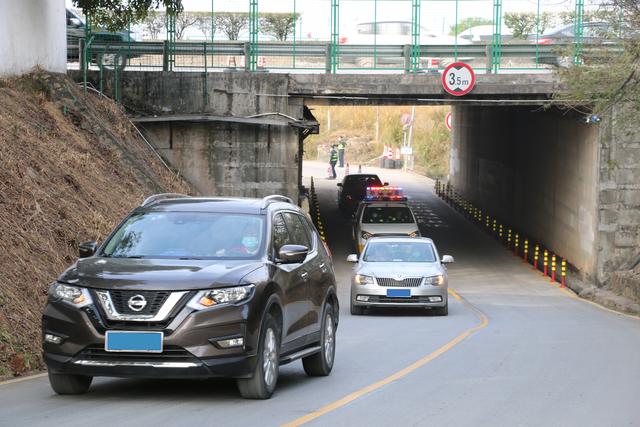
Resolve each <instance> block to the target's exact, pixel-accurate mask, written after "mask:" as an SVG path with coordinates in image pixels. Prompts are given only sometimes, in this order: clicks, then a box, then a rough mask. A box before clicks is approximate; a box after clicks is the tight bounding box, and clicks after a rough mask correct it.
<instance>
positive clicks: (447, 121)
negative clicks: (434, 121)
mask: <svg viewBox="0 0 640 427" xmlns="http://www.w3.org/2000/svg"><path fill="white" fill-rule="evenodd" d="M452 116H453V115H452V114H451V113H450V112H449V113H447V115H446V116H445V117H444V124H445V125H447V129H449V130H451V119H452Z"/></svg>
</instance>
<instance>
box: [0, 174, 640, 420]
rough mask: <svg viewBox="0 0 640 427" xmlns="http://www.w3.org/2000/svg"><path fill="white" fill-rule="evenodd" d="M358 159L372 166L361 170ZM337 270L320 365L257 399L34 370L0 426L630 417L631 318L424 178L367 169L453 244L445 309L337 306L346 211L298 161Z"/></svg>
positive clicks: (636, 345) (291, 369)
mask: <svg viewBox="0 0 640 427" xmlns="http://www.w3.org/2000/svg"><path fill="white" fill-rule="evenodd" d="M367 171H376V170H374V169H373V168H368V169H367ZM305 175H306V176H307V177H308V176H310V175H313V176H315V177H316V178H315V183H316V188H317V189H318V194H319V198H320V204H321V209H322V215H323V218H324V220H325V223H326V228H327V232H328V239H329V244H330V247H331V249H332V251H333V254H334V261H335V264H336V270H337V274H338V282H339V298H340V301H341V323H340V326H339V328H338V336H337V353H336V362H335V366H334V370H333V373H332V375H331V376H329V377H325V378H307V377H306V376H305V374H304V371H303V369H302V365H301V363H300V362H296V363H292V364H290V365H286V366H284V367H282V370H281V376H280V379H279V383H278V389H277V390H276V393H275V394H274V396H273V398H272V399H271V400H268V401H247V400H243V399H241V398H240V397H239V395H238V393H237V391H236V388H235V384H234V382H233V381H224V380H206V381H204V380H203V381H177V380H171V381H169V380H126V379H124V380H123V379H102V378H101V379H96V380H95V381H94V385H93V386H92V388H91V390H90V392H89V393H88V394H86V395H83V396H57V395H55V394H54V393H53V392H52V391H51V389H50V388H49V385H48V381H47V379H46V377H39V378H34V379H29V380H26V381H20V382H16V383H8V384H2V385H0V425H7V426H18V425H28V426H30V427H35V426H45V425H46V426H50V425H61V426H62V425H64V426H85V425H87V423H91V425H94V426H101V425H118V426H142V425H187V424H190V425H198V424H199V425H233V426H270V425H282V424H287V423H290V424H289V425H300V424H302V423H305V422H308V424H307V425H312V426H313V425H318V426H324V425H327V426H355V425H370V426H378V425H380V426H388V425H395V426H407V425H448V426H470V425H472V426H514V425H521V426H538V425H550V426H554V425H558V426H621V425H638V424H640V407H639V406H638V403H637V402H638V399H637V390H638V386H639V384H640V382H639V380H640V357H638V355H639V354H640V320H638V319H636V318H631V317H629V316H625V315H620V314H616V313H613V312H610V311H607V310H605V309H602V308H599V307H597V306H594V305H593V304H590V303H587V302H585V301H582V300H579V299H577V298H576V297H575V296H573V295H572V294H571V293H570V292H566V291H563V290H561V289H559V288H557V287H556V286H554V285H551V284H550V283H549V281H548V280H546V279H544V278H543V277H542V276H541V275H540V274H539V273H537V272H535V271H533V270H532V269H531V267H530V266H529V265H527V264H524V263H523V262H522V261H521V260H519V259H517V258H516V257H514V256H513V255H511V254H510V253H509V252H508V251H507V250H506V249H504V248H503V247H502V246H500V245H499V244H498V243H497V242H495V241H494V240H492V239H491V238H490V237H489V236H487V235H485V234H484V233H483V232H482V231H480V230H479V229H478V228H476V227H475V226H474V225H472V224H470V223H468V222H467V221H466V220H465V219H464V218H463V217H462V216H460V215H459V214H458V213H456V212H455V211H453V210H451V209H450V208H449V207H448V206H446V205H445V204H444V203H443V202H441V201H440V200H439V199H438V198H436V197H435V196H434V194H433V192H432V190H431V189H432V183H431V182H430V180H428V179H426V178H424V177H420V176H417V175H412V174H405V173H402V172H400V171H381V172H380V175H381V177H382V178H383V180H384V181H389V182H391V183H392V184H396V185H401V186H403V187H404V188H405V192H406V193H407V194H408V195H409V196H410V198H411V203H412V204H413V206H414V207H415V209H416V211H417V214H418V216H419V217H420V218H421V219H422V221H423V223H422V226H421V231H422V233H423V234H424V235H426V236H429V237H432V238H433V239H434V240H435V242H436V245H437V246H438V248H439V250H440V253H441V254H450V255H453V256H454V257H455V259H456V263H455V264H453V265H452V266H451V267H450V268H449V272H450V279H449V282H450V287H451V288H452V289H453V290H454V291H455V294H456V295H459V296H460V298H459V299H457V298H451V299H450V308H449V316H447V317H436V316H431V315H429V313H425V312H423V311H417V312H416V311H411V312H404V311H381V312H375V313H372V314H370V315H366V316H357V317H354V316H351V315H350V314H349V303H348V301H349V285H348V281H349V274H350V269H351V266H350V265H349V264H347V263H346V262H345V258H346V256H347V255H348V254H349V253H350V252H351V242H350V232H349V223H348V222H347V221H345V219H343V218H342V217H341V216H340V215H339V213H338V212H337V206H336V200H335V194H336V193H335V190H336V187H335V183H336V181H330V180H326V179H325V178H324V177H325V175H326V165H322V164H317V163H309V164H306V165H305Z"/></svg>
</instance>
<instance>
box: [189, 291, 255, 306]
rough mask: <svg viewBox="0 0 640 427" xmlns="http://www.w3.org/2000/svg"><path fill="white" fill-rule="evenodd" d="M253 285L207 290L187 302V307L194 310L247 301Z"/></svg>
mask: <svg viewBox="0 0 640 427" xmlns="http://www.w3.org/2000/svg"><path fill="white" fill-rule="evenodd" d="M254 288H255V285H243V286H234V287H233V288H219V289H208V290H206V291H200V292H198V293H197V294H196V295H195V296H194V297H193V298H192V299H191V301H190V302H189V304H188V305H189V307H191V308H193V309H196V310H203V309H205V308H209V307H213V306H215V305H219V304H233V303H236V302H240V301H244V300H246V299H249V297H251V295H252V294H253V289H254Z"/></svg>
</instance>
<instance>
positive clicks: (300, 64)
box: [74, 40, 616, 72]
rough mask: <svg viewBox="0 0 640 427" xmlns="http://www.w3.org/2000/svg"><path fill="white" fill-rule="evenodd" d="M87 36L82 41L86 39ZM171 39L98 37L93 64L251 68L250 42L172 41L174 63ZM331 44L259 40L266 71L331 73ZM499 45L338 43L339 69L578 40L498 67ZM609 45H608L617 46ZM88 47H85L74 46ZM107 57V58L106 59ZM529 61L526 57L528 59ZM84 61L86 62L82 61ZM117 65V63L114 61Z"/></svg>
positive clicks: (529, 65)
mask: <svg viewBox="0 0 640 427" xmlns="http://www.w3.org/2000/svg"><path fill="white" fill-rule="evenodd" d="M82 42H83V40H80V43H82ZM168 46H169V45H168V42H166V41H158V42H151V41H143V42H117V41H103V40H94V41H93V43H92V44H91V45H90V47H89V49H87V55H89V58H90V61H89V64H90V67H91V66H94V67H95V66H97V67H100V69H102V67H107V68H114V67H115V66H118V67H127V68H129V69H141V70H146V69H149V70H154V69H159V70H160V69H161V70H165V71H168V70H169V69H173V70H176V71H178V70H181V69H182V70H184V69H188V70H189V71H208V70H213V69H224V68H244V69H247V70H248V69H249V59H250V55H251V50H250V43H249V42H242V41H228V42H176V43H174V44H173V45H172V50H171V57H172V63H171V64H170V65H169V60H168V57H169V56H170V55H169V53H170V52H169V47H168ZM331 46H332V45H331V43H329V42H304V43H301V42H297V43H293V42H258V43H257V44H256V51H257V57H258V63H257V65H258V68H260V69H263V70H270V69H272V70H295V69H300V70H322V71H324V72H331V71H332V70H331V59H332V58H331V54H332V51H331ZM492 48H493V46H492V45H491V44H473V45H421V46H419V50H418V52H419V57H417V67H416V63H412V61H411V59H412V58H414V59H415V58H416V56H415V55H416V53H415V52H416V51H415V50H412V45H349V44H345V45H338V46H337V56H336V57H337V61H338V66H337V70H338V71H340V70H396V71H404V72H416V71H435V70H438V69H442V68H444V66H446V64H448V63H450V62H453V61H455V60H463V61H468V62H470V63H471V65H472V66H473V67H474V68H475V69H477V70H485V71H486V72H492V71H494V72H500V69H508V68H517V69H522V70H524V69H540V68H542V69H544V68H545V67H547V68H548V65H549V64H557V63H558V58H561V57H570V56H571V53H570V52H571V50H572V49H573V45H572V44H562V45H560V44H555V45H535V44H503V45H502V46H501V51H500V58H501V66H500V67H499V68H498V69H497V70H496V69H495V67H492V65H493V64H492V59H493V58H494V55H493V53H492ZM603 48H604V47H603V46H597V45H592V46H582V48H581V49H582V50H581V52H582V54H583V55H584V56H588V55H589V54H590V52H596V51H597V50H598V49H603ZM615 48H616V47H615V46H607V47H606V49H615ZM74 50H75V51H78V50H79V51H80V52H83V50H82V48H80V49H78V47H77V46H75V48H74ZM105 58H106V59H105ZM523 60H524V61H523ZM82 62H83V61H80V64H82ZM114 64H115V65H114Z"/></svg>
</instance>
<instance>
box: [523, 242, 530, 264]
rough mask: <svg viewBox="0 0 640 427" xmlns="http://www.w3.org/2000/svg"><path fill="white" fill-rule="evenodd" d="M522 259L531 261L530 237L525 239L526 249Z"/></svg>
mask: <svg viewBox="0 0 640 427" xmlns="http://www.w3.org/2000/svg"><path fill="white" fill-rule="evenodd" d="M522 261H524V262H529V239H524V249H523V251H522Z"/></svg>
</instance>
